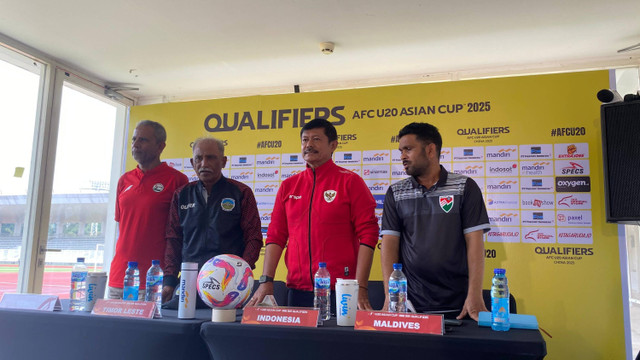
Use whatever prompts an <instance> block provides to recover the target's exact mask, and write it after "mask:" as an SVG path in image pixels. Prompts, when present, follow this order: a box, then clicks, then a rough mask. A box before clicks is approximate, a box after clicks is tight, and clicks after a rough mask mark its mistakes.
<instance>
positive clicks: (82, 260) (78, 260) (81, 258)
mask: <svg viewBox="0 0 640 360" xmlns="http://www.w3.org/2000/svg"><path fill="white" fill-rule="evenodd" d="M76 261H77V262H79V263H80V262H81V263H83V262H84V258H83V257H79V258H78V259H77V260H76Z"/></svg>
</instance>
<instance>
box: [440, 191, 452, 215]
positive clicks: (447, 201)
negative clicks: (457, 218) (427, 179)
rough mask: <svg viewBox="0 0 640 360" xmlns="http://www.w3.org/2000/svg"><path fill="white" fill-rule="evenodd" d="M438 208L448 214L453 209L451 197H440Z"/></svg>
mask: <svg viewBox="0 0 640 360" xmlns="http://www.w3.org/2000/svg"><path fill="white" fill-rule="evenodd" d="M440 207H441V208H442V210H444V212H446V213H448V212H449V211H451V208H453V195H447V196H440Z"/></svg>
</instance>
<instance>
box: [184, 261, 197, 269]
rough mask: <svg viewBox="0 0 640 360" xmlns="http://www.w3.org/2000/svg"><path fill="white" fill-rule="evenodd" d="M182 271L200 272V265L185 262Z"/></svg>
mask: <svg viewBox="0 0 640 360" xmlns="http://www.w3.org/2000/svg"><path fill="white" fill-rule="evenodd" d="M181 268H182V270H198V263H194V262H183V263H182V267H181Z"/></svg>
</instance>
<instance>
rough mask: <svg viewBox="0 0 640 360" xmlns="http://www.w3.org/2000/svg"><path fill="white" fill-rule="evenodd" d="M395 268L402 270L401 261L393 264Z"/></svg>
mask: <svg viewBox="0 0 640 360" xmlns="http://www.w3.org/2000/svg"><path fill="white" fill-rule="evenodd" d="M393 270H402V264H400V263H395V264H393Z"/></svg>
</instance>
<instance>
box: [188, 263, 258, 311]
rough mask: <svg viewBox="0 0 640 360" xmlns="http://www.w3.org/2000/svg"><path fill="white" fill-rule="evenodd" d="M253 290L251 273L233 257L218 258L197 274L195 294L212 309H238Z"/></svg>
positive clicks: (247, 265) (244, 264)
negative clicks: (196, 290)
mask: <svg viewBox="0 0 640 360" xmlns="http://www.w3.org/2000/svg"><path fill="white" fill-rule="evenodd" d="M252 289H253V271H251V267H250V266H249V264H247V262H246V261H244V259H242V258H241V257H239V256H236V255H230V254H225V255H218V256H215V257H213V258H211V259H209V261H207V262H206V263H204V265H202V269H200V272H199V273H198V294H200V298H201V299H202V301H204V302H205V304H207V305H209V307H211V308H216V309H238V308H241V307H242V306H243V305H244V303H245V302H247V300H249V295H251V290H252Z"/></svg>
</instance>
